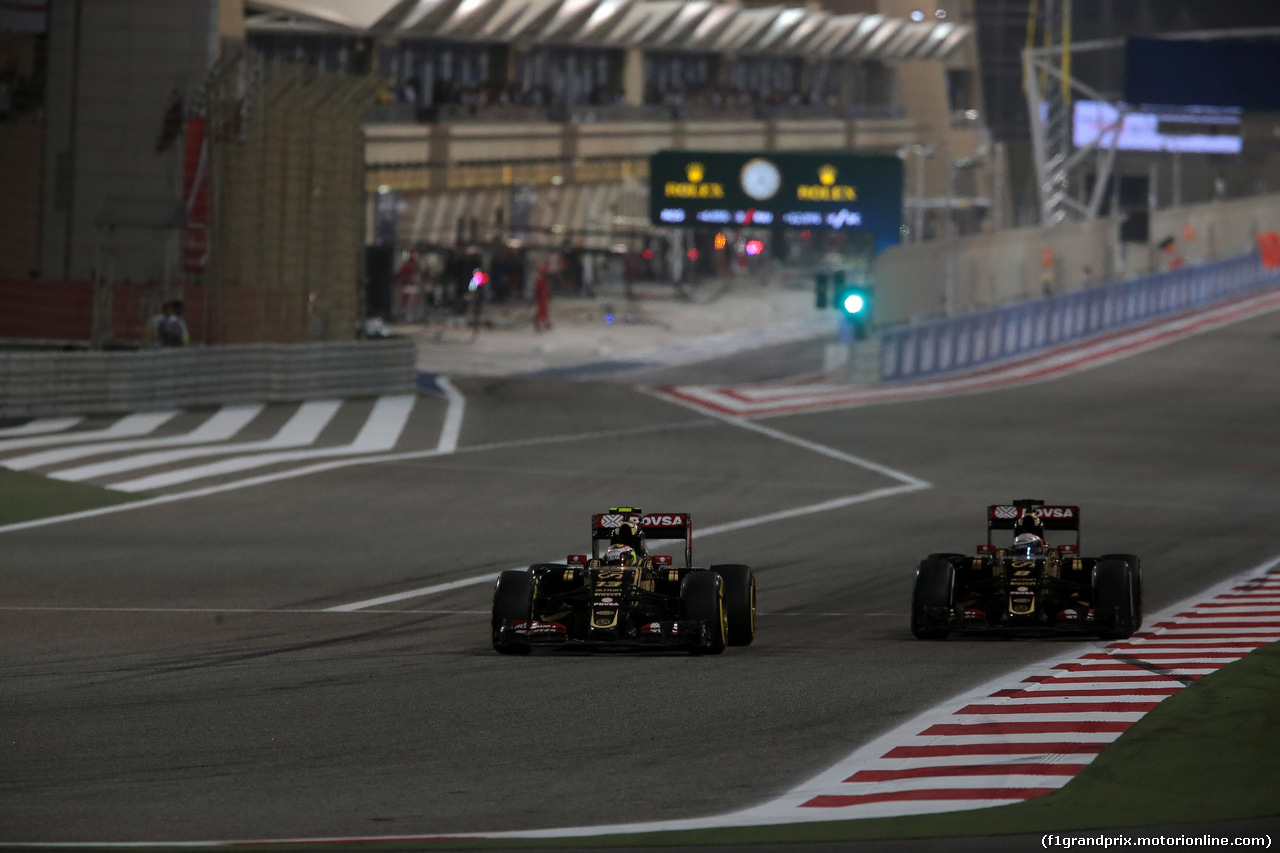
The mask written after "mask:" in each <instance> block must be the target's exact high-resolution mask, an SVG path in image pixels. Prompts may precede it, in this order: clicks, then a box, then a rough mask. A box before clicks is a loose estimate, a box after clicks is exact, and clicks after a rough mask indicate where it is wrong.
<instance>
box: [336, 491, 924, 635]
mask: <svg viewBox="0 0 1280 853" xmlns="http://www.w3.org/2000/svg"><path fill="white" fill-rule="evenodd" d="M922 488H928V486H927V485H925V486H915V485H909V486H893V487H891V488H887V489H875V490H873V491H870V492H863V493H861V494H857V495H849V496H848V497H843V498H837V499H835V500H831V501H824V502H822V503H820V504H810V505H809V506H803V507H797V508H795V509H788V510H782V511H781V512H774V513H770V514H769V515H758V516H756V517H754V518H744V519H742V520H741V521H730V522H727V523H725V524H717V525H714V526H712V527H707V528H704V529H703V530H701V531H698V530H695V531H694V532H693V537H694V538H695V539H704V538H706V537H708V536H715V535H716V534H719V533H729V532H730V531H733V530H742V529H745V528H747V527H756V526H758V525H761V524H768V523H770V522H774V521H783V520H785V519H789V518H798V517H800V516H802V515H811V514H813V513H815V512H829V511H831V510H833V509H841V508H842V507H846V506H853V505H854V504H860V503H866V502H867V501H873V500H878V499H880V498H887V497H892V496H893V495H900V494H905V493H906V492H914V491H918V490H919V489H922ZM559 560H560V558H559V557H555V558H553V559H550V560H545V561H544V562H548V563H554V562H559ZM529 565H532V564H529ZM529 565H524V566H512V567H511V568H512V570H517V571H518V570H520V569H527V568H528V567H529ZM499 574H500V572H489V573H487V574H483V575H475V576H473V577H469V578H463V579H461V580H456V581H449V582H448V583H439V584H434V585H432V586H424V587H419V588H417V589H408V590H405V591H404V592H397V593H392V594H391V595H383V596H380V597H378V598H369V599H365V600H364V601H355V602H352V603H351V604H340V605H338V606H337V607H327V608H325V610H326V611H327V612H330V613H350V612H351V611H354V610H364V609H366V608H369V607H380V606H382V605H383V604H394V603H395V602H397V601H407V600H409V599H412V598H424V597H426V596H428V595H435V594H436V593H440V592H449V591H451V590H455V589H461V588H463V587H468V586H475V585H477V584H482V583H489V582H493V581H496V580H497V579H498V575H499Z"/></svg>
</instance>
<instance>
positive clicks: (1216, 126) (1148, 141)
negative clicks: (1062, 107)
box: [1072, 101, 1242, 154]
mask: <svg viewBox="0 0 1280 853" xmlns="http://www.w3.org/2000/svg"><path fill="white" fill-rule="evenodd" d="M1118 115H1119V110H1117V109H1116V107H1114V106H1112V105H1111V104H1109V103H1107V102H1106V101H1076V102H1075V115H1074V132H1073V134H1072V141H1073V142H1074V143H1075V146H1076V147H1077V148H1084V147H1085V146H1087V145H1090V144H1092V143H1093V142H1094V141H1095V140H1098V144H1099V145H1101V146H1102V147H1103V148H1110V147H1111V144H1112V136H1113V135H1114V134H1112V133H1109V132H1107V127H1108V126H1110V125H1111V124H1112V123H1113V122H1115V120H1116V117H1117V116H1118ZM1240 116H1241V112H1240V110H1238V109H1235V108H1232V107H1150V106H1143V107H1138V108H1134V109H1133V110H1132V111H1131V112H1129V113H1128V114H1127V115H1125V117H1124V124H1123V125H1122V126H1121V128H1120V141H1119V143H1118V145H1117V147H1118V148H1119V149H1120V150H1121V151H1179V152H1182V153H1185V154H1239V153H1240V149H1241V146H1242V140H1241V136H1240Z"/></svg>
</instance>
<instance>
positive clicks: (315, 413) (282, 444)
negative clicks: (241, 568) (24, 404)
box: [49, 400, 342, 482]
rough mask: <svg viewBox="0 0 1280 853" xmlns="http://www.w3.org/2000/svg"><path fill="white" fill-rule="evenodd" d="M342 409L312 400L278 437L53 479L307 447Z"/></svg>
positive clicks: (167, 453)
mask: <svg viewBox="0 0 1280 853" xmlns="http://www.w3.org/2000/svg"><path fill="white" fill-rule="evenodd" d="M341 407H342V401H341V400H311V401H309V402H306V403H303V404H302V405H301V406H299V407H298V410H297V411H296V412H294V413H293V415H291V416H290V418H289V420H288V421H286V422H285V423H284V425H283V426H281V427H280V429H279V430H277V431H276V434H275V435H274V436H272V437H271V438H268V439H264V440H262V441H245V442H239V443H237V444H224V445H220V446H218V447H184V448H182V449H180V450H158V451H155V452H153V453H140V454H137V455H135V456H126V457H125V458H123V459H112V460H109V461H107V462H98V463H95V464H92V465H81V466H79V467H77V468H64V469H62V470H61V471H53V472H51V473H50V474H49V476H50V477H52V478H54V479H55V480H67V481H69V482H79V481H81V480H90V479H93V478H95V477H107V476H110V475H111V474H119V473H121V472H124V471H136V470H138V469H139V468H154V467H155V466H157V465H167V464H169V463H172V462H181V461H182V460H184V459H199V458H201V457H204V456H226V455H228V454H232V453H249V452H255V451H259V450H280V449H283V448H286V447H306V446H307V445H309V444H311V443H313V442H314V441H315V440H316V438H318V437H319V435H320V433H321V432H322V431H323V430H324V428H325V427H326V426H328V425H329V422H330V421H331V420H333V417H334V415H336V414H337V413H338V409H340V408H341Z"/></svg>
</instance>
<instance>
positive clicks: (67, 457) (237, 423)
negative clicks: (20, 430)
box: [4, 403, 266, 480]
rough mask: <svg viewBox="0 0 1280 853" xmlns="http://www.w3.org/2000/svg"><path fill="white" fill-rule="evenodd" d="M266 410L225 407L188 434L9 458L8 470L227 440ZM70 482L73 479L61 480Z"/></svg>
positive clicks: (252, 405)
mask: <svg viewBox="0 0 1280 853" xmlns="http://www.w3.org/2000/svg"><path fill="white" fill-rule="evenodd" d="M264 408H266V407H265V406H264V405H263V404H261V403H250V404H243V405H232V406H223V407H222V408H220V409H219V410H218V411H216V412H214V413H213V415H212V416H211V417H209V418H207V419H206V420H205V422H204V423H202V424H200V426H198V427H196V428H195V429H193V430H192V431H191V432H189V433H187V434H186V435H171V436H167V437H165V438H140V439H134V440H132V441H109V442H97V443H94V444H81V445H77V446H75V447H60V448H58V449H57V450H42V451H40V452H39V453H29V454H27V455H26V456H16V457H14V458H12V459H6V460H5V462H4V465H5V467H6V468H12V469H13V470H15V471H25V470H28V469H30V468H42V467H45V466H48V465H58V464H60V463H62V462H70V461H71V460H72V459H83V458H84V457H86V456H98V455H101V454H103V453H117V452H119V451H122V450H142V449H148V448H152V447H174V446H180V445H184V444H204V443H206V442H212V441H227V440H228V439H230V438H231V437H232V436H233V435H235V434H236V433H238V432H239V431H240V430H242V429H244V428H245V426H247V425H248V423H249V422H250V421H252V420H253V419H254V418H256V417H257V416H258V414H259V413H260V412H261V411H262V410H263V409H264ZM59 479H64V480H69V479H74V478H73V477H66V476H63V477H60V478H59Z"/></svg>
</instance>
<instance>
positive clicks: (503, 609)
mask: <svg viewBox="0 0 1280 853" xmlns="http://www.w3.org/2000/svg"><path fill="white" fill-rule="evenodd" d="M532 618H533V573H532V572H528V571H523V570H519V569H514V570H509V571H505V572H503V573H502V574H500V575H498V583H497V585H496V586H494V588H493V623H492V625H493V647H494V649H495V650H497V651H498V653H499V654H504V655H527V654H529V652H531V651H532V650H533V647H532V646H530V645H529V644H528V643H526V642H523V641H521V640H518V639H517V638H516V636H515V632H514V630H513V629H512V624H513V623H515V622H526V621H529V620H530V619H532Z"/></svg>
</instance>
